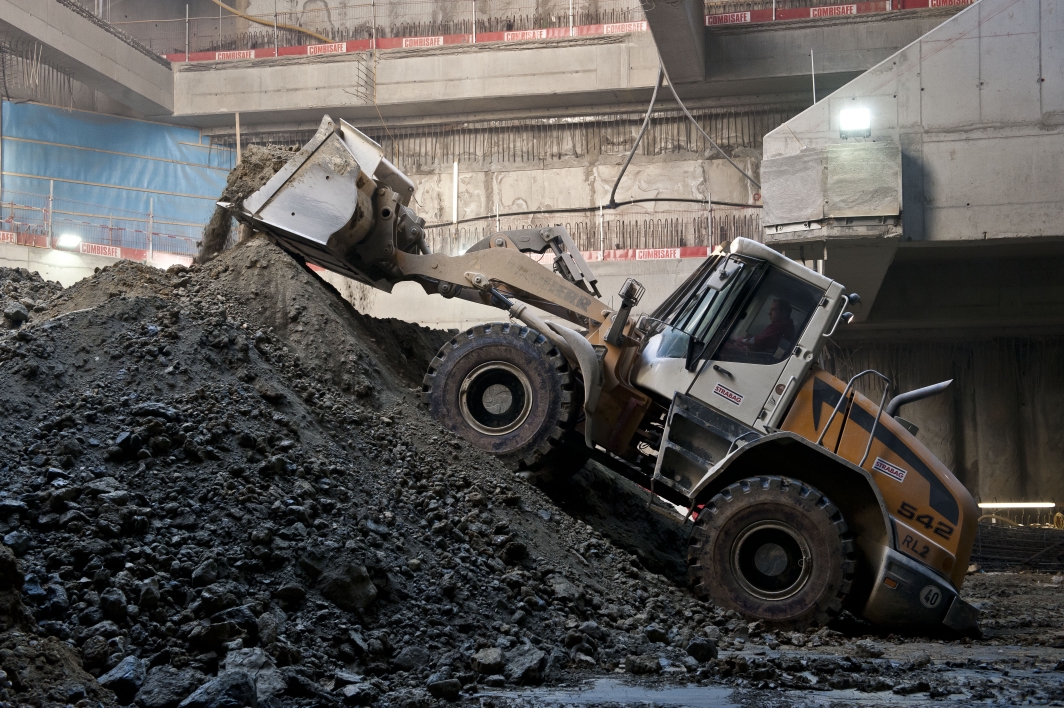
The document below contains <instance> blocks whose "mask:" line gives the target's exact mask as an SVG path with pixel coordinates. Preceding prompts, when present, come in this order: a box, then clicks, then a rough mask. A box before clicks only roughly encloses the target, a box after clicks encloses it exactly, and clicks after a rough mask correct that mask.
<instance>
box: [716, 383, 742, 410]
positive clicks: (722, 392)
mask: <svg viewBox="0 0 1064 708" xmlns="http://www.w3.org/2000/svg"><path fill="white" fill-rule="evenodd" d="M713 393H715V394H717V395H718V396H720V397H721V398H723V399H724V400H726V401H727V402H728V403H734V404H735V405H737V406H738V405H741V404H742V402H743V394H741V393H736V392H735V391H732V390H731V389H730V388H728V387H727V386H725V385H724V384H717V385H716V386H714V387H713Z"/></svg>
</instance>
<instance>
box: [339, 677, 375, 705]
mask: <svg viewBox="0 0 1064 708" xmlns="http://www.w3.org/2000/svg"><path fill="white" fill-rule="evenodd" d="M380 695H381V692H380V691H378V690H377V689H376V688H375V687H374V686H372V685H370V684H368V683H351V684H348V685H346V686H344V687H343V688H341V689H340V696H341V700H343V702H344V705H348V706H369V705H373V704H374V703H376V702H377V699H378V698H380Z"/></svg>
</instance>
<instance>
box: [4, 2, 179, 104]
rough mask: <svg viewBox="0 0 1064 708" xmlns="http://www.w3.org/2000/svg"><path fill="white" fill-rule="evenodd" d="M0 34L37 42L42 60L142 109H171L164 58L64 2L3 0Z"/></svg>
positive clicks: (18, 43) (20, 43) (9, 41)
mask: <svg viewBox="0 0 1064 708" xmlns="http://www.w3.org/2000/svg"><path fill="white" fill-rule="evenodd" d="M0 39H3V41H4V42H5V44H6V45H8V46H12V47H15V48H20V47H26V46H33V47H35V48H37V47H39V49H38V50H37V51H38V57H37V60H38V61H39V62H41V63H44V64H47V65H49V66H52V67H54V68H56V69H58V70H60V71H62V72H63V73H65V74H66V75H67V76H70V77H71V78H72V79H74V80H76V81H78V82H80V83H82V84H85V85H86V86H88V87H90V88H92V89H95V90H97V91H100V92H101V93H104V94H106V95H107V96H109V97H110V98H112V99H114V100H115V101H118V102H119V103H122V104H123V105H126V106H129V107H130V108H132V109H133V110H134V111H136V112H138V113H139V114H141V115H145V116H157V115H168V114H169V113H170V112H171V111H172V110H173V106H174V89H173V74H172V72H171V71H170V67H169V66H168V65H167V64H166V62H165V61H160V60H159V59H158V58H157V57H153V56H152V55H151V54H150V53H146V50H145V51H141V49H139V48H137V47H135V46H133V45H132V44H130V43H129V42H128V41H126V40H125V39H123V38H122V37H121V36H119V35H118V34H116V33H115V32H114V30H113V29H112V28H110V27H108V26H107V25H106V24H105V23H103V22H101V21H99V20H97V19H96V18H94V17H91V16H86V14H82V13H78V12H77V11H76V10H74V9H72V8H70V7H67V6H66V5H62V4H60V3H57V2H40V0H0Z"/></svg>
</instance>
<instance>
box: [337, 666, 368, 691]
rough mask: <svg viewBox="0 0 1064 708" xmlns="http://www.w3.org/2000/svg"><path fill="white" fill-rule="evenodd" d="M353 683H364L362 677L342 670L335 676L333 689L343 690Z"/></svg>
mask: <svg viewBox="0 0 1064 708" xmlns="http://www.w3.org/2000/svg"><path fill="white" fill-rule="evenodd" d="M353 683H362V677H361V676H359V675H358V674H356V673H354V672H353V671H346V670H344V669H341V670H339V671H337V672H336V673H335V674H333V687H334V688H343V687H344V686H349V685H351V684H353Z"/></svg>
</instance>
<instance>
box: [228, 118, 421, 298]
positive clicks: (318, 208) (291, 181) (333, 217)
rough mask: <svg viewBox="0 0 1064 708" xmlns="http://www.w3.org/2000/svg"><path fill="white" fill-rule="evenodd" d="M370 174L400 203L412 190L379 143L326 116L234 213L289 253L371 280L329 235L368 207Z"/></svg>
mask: <svg viewBox="0 0 1064 708" xmlns="http://www.w3.org/2000/svg"><path fill="white" fill-rule="evenodd" d="M374 178H375V179H376V181H378V182H383V183H385V184H388V186H391V187H393V188H395V187H396V186H397V187H399V189H396V191H397V192H398V193H399V194H400V195H401V197H403V196H405V200H404V203H405V202H406V201H409V199H410V196H411V195H412V194H413V191H414V186H413V183H412V182H411V181H410V180H409V179H408V178H407V177H406V176H405V175H402V174H401V173H399V172H398V171H397V170H396V169H395V168H394V167H392V166H391V164H390V163H388V161H387V160H385V159H384V157H383V151H382V150H381V147H380V145H378V144H377V143H375V142H373V141H372V140H370V139H369V138H367V137H366V136H365V135H363V134H362V133H361V132H359V131H358V130H357V129H355V128H353V127H352V126H350V125H348V124H347V123H346V122H344V121H339V124H337V123H336V122H334V121H333V120H332V119H331V118H330V117H329V116H325V117H324V118H323V119H322V121H321V125H320V126H319V127H318V130H317V132H316V133H315V134H314V137H313V138H311V140H310V142H308V143H307V144H306V145H304V146H303V147H302V148H301V149H300V151H299V152H298V153H297V154H296V156H295V157H293V158H292V159H291V160H289V161H288V163H287V164H286V165H285V166H284V167H283V168H281V170H280V171H278V172H277V174H275V175H274V176H273V177H271V178H270V180H269V181H268V182H267V183H266V184H265V185H263V187H262V188H261V189H259V190H258V191H257V192H255V193H254V194H252V195H250V196H249V197H247V198H246V199H245V200H244V202H243V204H242V205H238V206H239V207H240V208H238V209H237V210H236V212H235V216H236V218H237V219H238V220H239V221H242V222H243V223H246V224H248V225H249V226H251V227H252V228H253V229H255V230H256V231H263V232H265V233H267V234H269V235H270V236H271V237H272V238H273V239H274V240H275V241H276V242H277V243H278V245H280V246H281V247H282V248H284V249H285V250H287V251H289V252H291V253H294V254H297V255H299V256H302V257H303V258H304V259H306V260H309V261H313V262H314V263H317V264H318V265H321V266H322V267H324V268H327V269H329V270H332V271H336V272H339V273H342V274H344V275H347V276H348V277H351V278H355V279H356V280H360V281H363V282H370V283H372V279H370V278H368V277H367V276H366V275H365V274H364V273H361V272H360V271H358V270H356V269H354V268H353V267H352V265H351V263H350V262H349V260H348V259H347V258H345V257H344V256H343V253H342V250H341V248H340V243H339V239H337V238H334V237H336V236H337V235H338V233H339V232H342V231H344V230H345V229H346V228H347V227H349V225H351V224H352V219H354V218H355V217H356V214H357V212H358V210H359V208H360V207H361V208H362V209H363V210H366V209H367V208H368V207H369V197H368V195H367V194H366V192H370V193H372V189H373V184H372V183H371V182H372V181H373V179H374ZM367 186H368V189H367ZM360 192H361V195H360ZM360 196H361V199H360ZM223 206H225V205H223Z"/></svg>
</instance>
